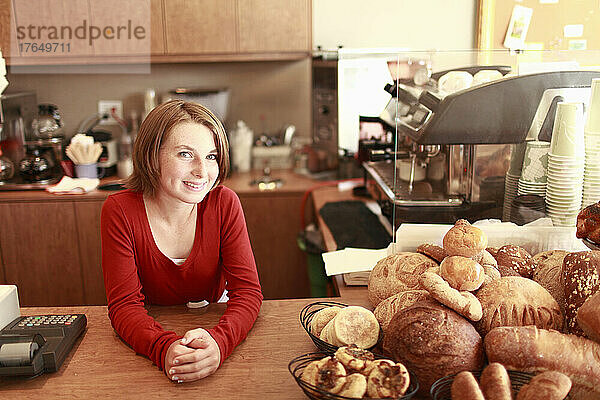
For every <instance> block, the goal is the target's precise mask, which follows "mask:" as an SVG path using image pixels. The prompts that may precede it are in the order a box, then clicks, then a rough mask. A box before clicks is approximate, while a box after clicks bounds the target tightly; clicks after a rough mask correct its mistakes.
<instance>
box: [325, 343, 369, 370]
mask: <svg viewBox="0 0 600 400" xmlns="http://www.w3.org/2000/svg"><path fill="white" fill-rule="evenodd" d="M335 358H337V359H338V361H339V362H341V363H342V365H344V368H346V372H348V373H354V372H358V373H361V374H364V373H367V375H368V372H369V371H370V370H371V368H372V364H373V360H375V357H374V356H373V353H371V352H370V351H369V350H364V349H361V348H359V347H358V346H356V345H350V346H342V347H340V348H339V349H337V351H336V352H335Z"/></svg>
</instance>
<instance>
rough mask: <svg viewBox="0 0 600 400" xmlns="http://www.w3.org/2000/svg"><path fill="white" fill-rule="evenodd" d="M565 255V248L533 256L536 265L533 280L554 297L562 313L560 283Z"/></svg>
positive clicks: (563, 298)
mask: <svg viewBox="0 0 600 400" xmlns="http://www.w3.org/2000/svg"><path fill="white" fill-rule="evenodd" d="M566 255H567V252H566V251H565V250H550V251H543V252H541V253H538V254H536V255H535V256H533V261H534V262H535V265H536V267H535V271H534V272H533V280H534V281H536V282H537V283H539V284H540V285H542V287H543V288H545V289H546V290H547V291H548V292H549V293H550V294H551V295H552V297H554V300H556V302H557V303H558V305H559V306H560V309H561V310H562V311H563V313H564V309H565V289H564V287H563V284H562V265H563V260H564V259H565V256H566Z"/></svg>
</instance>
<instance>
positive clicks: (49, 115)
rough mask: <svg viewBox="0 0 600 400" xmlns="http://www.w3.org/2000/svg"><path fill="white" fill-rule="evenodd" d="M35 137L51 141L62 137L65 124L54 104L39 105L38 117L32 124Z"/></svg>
mask: <svg viewBox="0 0 600 400" xmlns="http://www.w3.org/2000/svg"><path fill="white" fill-rule="evenodd" d="M32 128H33V132H34V135H35V136H37V137H38V138H40V139H49V138H53V137H57V136H60V135H62V131H63V122H62V118H61V116H60V112H59V111H58V107H57V106H56V105H54V104H39V105H38V116H37V118H36V119H34V120H33V122H32Z"/></svg>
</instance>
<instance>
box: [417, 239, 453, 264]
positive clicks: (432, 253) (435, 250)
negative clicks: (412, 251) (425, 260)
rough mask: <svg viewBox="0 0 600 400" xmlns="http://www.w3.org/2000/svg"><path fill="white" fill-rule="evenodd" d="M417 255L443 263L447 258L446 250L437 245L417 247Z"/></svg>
mask: <svg viewBox="0 0 600 400" xmlns="http://www.w3.org/2000/svg"><path fill="white" fill-rule="evenodd" d="M417 253H421V254H425V255H426V256H429V257H431V258H433V259H434V260H435V261H436V262H438V263H441V262H442V260H443V259H444V258H446V256H447V254H446V250H444V248H443V247H440V246H438V245H436V244H430V243H423V244H422V245H420V246H419V247H417Z"/></svg>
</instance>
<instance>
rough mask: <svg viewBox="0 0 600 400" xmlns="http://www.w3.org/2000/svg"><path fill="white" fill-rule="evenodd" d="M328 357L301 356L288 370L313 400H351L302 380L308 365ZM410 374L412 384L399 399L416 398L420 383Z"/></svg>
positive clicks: (322, 354)
mask: <svg viewBox="0 0 600 400" xmlns="http://www.w3.org/2000/svg"><path fill="white" fill-rule="evenodd" d="M328 355H330V354H328V353H324V352H318V353H307V354H303V355H301V356H298V357H296V358H294V359H293V360H292V361H290V363H289V364H288V370H289V371H290V373H291V374H292V376H293V377H294V379H295V380H296V383H297V384H298V386H300V388H301V389H302V390H303V391H304V393H305V394H306V395H307V396H308V398H310V399H313V400H323V399H335V400H345V399H350V397H345V396H339V395H336V394H332V393H329V392H326V391H324V390H322V389H319V388H318V387H316V386H314V385H311V384H310V383H307V382H305V381H303V380H302V379H301V377H302V371H304V368H306V366H307V365H308V364H310V363H311V362H313V361H315V360H320V359H322V358H324V357H327V356H328ZM375 358H376V359H379V358H381V357H378V356H375ZM408 373H409V376H410V384H409V386H408V389H407V390H406V393H405V394H404V396H400V397H397V399H402V400H404V399H412V398H413V397H414V396H415V394H417V391H418V390H419V382H418V381H417V377H416V376H415V375H414V374H413V373H411V372H410V371H408ZM363 399H372V398H371V397H363ZM388 399H389V398H388Z"/></svg>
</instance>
